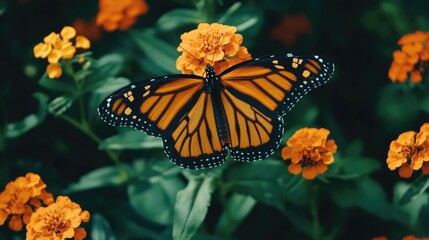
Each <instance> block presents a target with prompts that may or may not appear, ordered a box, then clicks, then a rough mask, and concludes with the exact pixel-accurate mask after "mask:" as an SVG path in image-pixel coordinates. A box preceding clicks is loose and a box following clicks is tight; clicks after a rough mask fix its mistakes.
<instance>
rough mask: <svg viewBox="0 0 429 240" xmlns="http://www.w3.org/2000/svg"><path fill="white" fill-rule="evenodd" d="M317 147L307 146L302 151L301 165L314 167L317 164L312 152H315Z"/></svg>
mask: <svg viewBox="0 0 429 240" xmlns="http://www.w3.org/2000/svg"><path fill="white" fill-rule="evenodd" d="M315 151H316V149H314V148H306V149H305V150H303V151H302V160H301V163H300V164H301V166H302V167H313V166H316V164H317V161H315V160H313V159H312V154H314V153H315Z"/></svg>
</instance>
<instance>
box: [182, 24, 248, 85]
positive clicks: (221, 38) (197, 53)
mask: <svg viewBox="0 0 429 240" xmlns="http://www.w3.org/2000/svg"><path fill="white" fill-rule="evenodd" d="M236 31H237V28H236V27H233V26H227V25H222V24H218V23H212V24H208V23H200V24H199V25H198V28H197V29H195V30H192V31H190V32H187V33H184V34H182V36H180V39H182V42H181V43H180V44H179V47H178V48H177V51H179V52H182V55H180V56H179V58H177V61H176V68H177V69H178V70H179V71H182V73H186V74H191V73H194V74H196V75H200V76H203V75H204V74H205V66H206V65H207V64H210V65H213V67H214V69H215V72H216V73H218V74H219V73H221V72H222V71H224V70H225V69H227V68H229V67H231V66H233V65H235V64H237V63H240V62H243V61H245V60H249V59H251V56H250V54H249V52H248V51H247V48H245V47H243V46H240V45H241V43H242V42H243V36H241V34H238V33H235V32H236Z"/></svg>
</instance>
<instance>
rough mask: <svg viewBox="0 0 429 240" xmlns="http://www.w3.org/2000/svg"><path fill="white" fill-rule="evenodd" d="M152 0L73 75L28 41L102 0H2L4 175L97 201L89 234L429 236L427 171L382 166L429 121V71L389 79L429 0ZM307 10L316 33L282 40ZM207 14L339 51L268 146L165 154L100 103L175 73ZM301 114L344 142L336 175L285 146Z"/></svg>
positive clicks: (278, 46)
mask: <svg viewBox="0 0 429 240" xmlns="http://www.w3.org/2000/svg"><path fill="white" fill-rule="evenodd" d="M147 2H148V4H149V11H148V13H147V14H146V15H144V16H141V17H139V18H138V22H137V24H136V25H133V26H132V28H130V29H128V30H126V31H115V32H103V34H102V37H101V39H99V40H92V41H91V49H90V50H91V51H84V52H83V53H80V52H78V54H77V55H75V56H74V57H73V58H71V59H61V60H60V62H59V65H60V66H61V68H62V71H63V72H62V76H61V77H60V78H58V79H50V78H49V77H48V74H47V73H46V72H45V69H46V66H47V64H48V62H47V61H46V59H35V58H34V56H33V54H32V51H33V47H34V45H35V44H37V43H38V42H41V41H42V40H43V37H44V36H46V35H48V34H49V33H50V32H53V31H54V32H58V31H59V30H60V29H61V28H62V27H63V26H65V25H71V23H72V22H73V21H74V20H76V19H77V18H81V17H84V18H85V19H90V18H93V17H95V14H96V11H97V9H98V1H91V2H89V1H83V0H77V1H71V0H67V1H56V2H55V3H52V2H49V3H48V2H46V1H45V2H44V1H40V0H17V1H1V0H0V16H1V17H2V20H3V28H2V34H3V35H2V36H3V37H2V44H1V45H0V48H1V52H2V56H3V58H4V63H2V64H1V66H0V68H2V69H1V70H2V81H0V96H1V97H2V102H1V103H0V115H1V117H0V182H1V183H2V185H1V186H5V185H6V184H7V182H9V181H12V180H14V179H15V178H16V177H17V176H22V175H25V173H26V172H35V173H38V174H39V175H41V177H42V179H43V180H44V181H45V182H46V184H47V190H48V191H49V192H52V193H54V195H55V196H59V195H67V196H70V198H71V199H72V200H73V201H75V202H77V203H79V204H80V206H82V208H83V209H86V210H89V211H90V213H91V219H90V222H89V223H86V224H83V227H84V228H85V229H86V230H87V232H88V237H87V238H88V239H101V240H115V239H156V240H164V239H197V240H198V239H201V240H217V239H324V240H333V239H371V238H372V237H375V236H380V235H385V236H387V237H388V238H389V239H402V237H403V236H406V235H408V234H414V235H416V236H419V237H428V236H429V228H428V227H427V222H428V216H429V211H428V209H429V208H428V206H429V194H428V188H429V175H422V174H421V172H420V171H415V172H414V173H413V176H416V177H415V178H411V179H407V180H405V181H406V182H402V181H399V176H398V173H397V172H391V171H389V169H388V167H387V165H386V158H387V152H388V150H389V144H390V142H391V141H392V140H394V139H396V138H397V137H398V135H399V134H401V133H402V132H404V131H410V130H412V131H418V129H419V128H420V126H421V125H422V124H423V123H425V122H429V121H428V114H429V94H428V91H429V87H428V86H429V85H428V80H429V79H428V76H427V69H426V72H424V73H423V75H422V76H423V81H422V83H420V84H414V83H411V82H410V81H409V80H408V81H407V82H406V83H395V84H393V83H391V82H389V80H388V70H389V66H390V64H391V61H392V53H393V52H394V51H395V50H398V49H399V48H400V47H399V46H398V45H397V41H398V39H399V38H400V37H401V36H402V35H403V34H406V33H411V32H415V31H416V30H421V31H428V30H429V20H428V18H427V13H428V11H429V4H428V3H426V2H423V1H417V2H413V1H404V0H381V1H378V2H373V1H370V0H364V1H358V2H348V3H347V4H349V5H347V6H348V7H347V8H344V4H337V3H333V2H325V1H274V0H265V1H242V2H234V1H221V0H187V1H177V0H170V1H165V3H162V4H161V3H160V2H157V1H147ZM42 13H43V14H42ZM298 14H303V15H305V16H306V17H307V18H308V19H309V21H310V23H311V31H310V32H309V33H306V34H302V35H297V36H296V37H297V41H296V42H295V43H292V44H288V43H282V42H281V41H279V40H277V39H274V37H273V36H272V32H273V29H274V28H275V27H277V26H280V25H281V24H282V21H284V19H283V17H284V16H295V15H298ZM52 19H55V21H52ZM202 22H207V23H214V22H217V23H222V24H227V25H232V26H236V27H237V32H238V33H240V34H242V36H243V43H242V46H245V47H247V48H248V50H249V52H250V53H251V54H252V56H253V57H257V56H259V55H267V54H272V53H275V52H314V53H320V54H322V55H324V56H326V57H327V58H329V59H332V61H333V62H334V63H335V64H336V73H335V75H334V79H333V80H331V81H330V82H329V83H328V84H326V85H325V86H323V87H321V88H320V89H317V90H314V91H313V92H312V93H311V94H309V95H308V96H306V97H304V98H303V100H301V101H300V102H299V103H298V104H296V107H295V108H294V109H293V110H292V111H291V112H290V113H289V114H288V115H286V116H285V121H286V123H287V124H286V130H285V133H284V136H283V140H282V142H281V144H280V147H279V149H278V150H277V151H276V153H275V154H273V155H272V156H271V157H270V158H269V159H264V160H261V161H257V162H253V163H242V162H235V161H233V160H232V159H231V158H228V159H227V161H226V163H225V164H223V165H222V166H220V167H217V168H213V169H208V170H197V171H190V170H185V169H182V168H180V167H178V166H176V165H174V164H173V163H172V162H171V161H169V160H168V159H167V156H166V155H165V153H164V152H163V149H162V140H161V139H159V138H154V137H152V136H148V135H146V134H144V133H142V132H141V131H137V130H135V129H131V128H114V127H111V126H109V125H107V124H104V123H102V122H101V121H100V119H99V116H98V113H97V107H98V106H99V104H100V103H101V102H102V100H103V99H105V98H106V96H108V95H109V94H111V93H112V92H114V91H116V90H118V89H120V88H122V87H124V86H126V85H128V84H130V83H131V82H134V81H139V80H144V79H148V78H149V79H150V78H155V77H162V76H164V75H166V74H178V73H179V71H178V70H177V69H176V59H177V57H178V56H179V55H180V53H179V52H178V51H177V48H178V46H179V43H180V35H181V34H183V33H184V32H188V31H191V30H193V29H195V28H196V27H197V25H198V24H199V23H202ZM288 24H289V25H288V28H286V29H283V30H282V32H283V33H284V34H285V36H286V37H290V35H293V34H294V33H295V31H298V30H300V29H299V28H300V27H301V26H300V24H299V22H298V23H297V22H293V23H288ZM29 26H30V27H29ZM78 34H80V33H78ZM419 67H422V68H427V63H426V65H424V64H422V66H419ZM141 94H143V93H141ZM302 127H315V128H321V127H323V128H327V129H329V130H330V135H329V139H334V140H335V142H336V143H337V145H338V150H337V153H335V154H334V158H335V160H334V162H333V163H332V164H331V165H329V168H328V170H327V172H326V173H324V174H321V175H318V176H317V178H316V179H314V180H311V181H309V180H305V179H303V177H302V176H301V174H298V175H292V174H291V173H290V172H289V170H288V163H289V162H288V161H283V160H282V156H281V150H282V147H283V146H285V145H286V141H287V139H288V138H289V137H290V136H292V135H293V134H294V133H295V131H296V130H298V129H300V128H302ZM76 130H77V131H76ZM0 206H1V204H0ZM24 228H25V227H24ZM24 236H25V230H23V231H21V232H17V233H15V232H12V231H10V230H9V229H8V228H7V222H6V224H5V226H1V227H0V239H24Z"/></svg>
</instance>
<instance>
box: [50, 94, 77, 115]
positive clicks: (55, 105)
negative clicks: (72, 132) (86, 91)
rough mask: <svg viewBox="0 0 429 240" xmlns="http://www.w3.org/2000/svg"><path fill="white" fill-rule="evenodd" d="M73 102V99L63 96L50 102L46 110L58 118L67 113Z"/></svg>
mask: <svg viewBox="0 0 429 240" xmlns="http://www.w3.org/2000/svg"><path fill="white" fill-rule="evenodd" d="M73 101H74V98H73V97H71V96H68V95H63V96H60V97H57V98H55V99H54V100H52V101H51V102H50V103H49V105H48V110H49V112H50V113H51V114H53V115H54V116H59V115H61V114H63V113H64V112H65V111H67V110H68V109H69V108H70V107H71V106H72V103H73Z"/></svg>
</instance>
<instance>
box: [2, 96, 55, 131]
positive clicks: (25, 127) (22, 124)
mask: <svg viewBox="0 0 429 240" xmlns="http://www.w3.org/2000/svg"><path fill="white" fill-rule="evenodd" d="M33 97H34V98H36V99H37V100H38V101H39V107H38V108H39V109H38V112H37V113H33V114H30V115H28V116H26V117H25V118H24V119H22V120H20V121H16V122H12V123H8V124H7V125H6V129H5V130H6V133H5V135H6V137H7V138H16V137H19V136H21V135H22V134H24V133H26V132H28V131H29V130H31V129H32V128H34V127H36V126H38V125H39V124H40V123H42V122H43V121H44V120H45V117H46V114H47V113H48V100H49V98H48V96H46V95H45V94H43V93H34V94H33Z"/></svg>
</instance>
